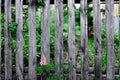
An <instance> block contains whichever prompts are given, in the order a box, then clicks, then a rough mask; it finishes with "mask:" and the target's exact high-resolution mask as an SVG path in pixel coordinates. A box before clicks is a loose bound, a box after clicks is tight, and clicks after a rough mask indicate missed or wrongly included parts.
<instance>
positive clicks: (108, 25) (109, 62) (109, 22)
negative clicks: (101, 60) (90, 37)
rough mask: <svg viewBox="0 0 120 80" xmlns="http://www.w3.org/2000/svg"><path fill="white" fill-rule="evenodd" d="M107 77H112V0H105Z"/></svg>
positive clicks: (110, 79) (108, 79)
mask: <svg viewBox="0 0 120 80" xmlns="http://www.w3.org/2000/svg"><path fill="white" fill-rule="evenodd" d="M106 41H107V46H106V48H107V77H106V80H115V78H114V0H106Z"/></svg>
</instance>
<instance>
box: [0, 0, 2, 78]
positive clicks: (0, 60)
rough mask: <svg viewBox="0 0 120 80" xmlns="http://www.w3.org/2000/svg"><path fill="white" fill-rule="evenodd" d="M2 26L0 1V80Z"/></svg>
mask: <svg viewBox="0 0 120 80" xmlns="http://www.w3.org/2000/svg"><path fill="white" fill-rule="evenodd" d="M1 27H2V26H1V0H0V80H1V75H2V73H1V64H2V63H1V59H2V57H1V36H2V35H1V29H2V28H1Z"/></svg>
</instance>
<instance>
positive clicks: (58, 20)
mask: <svg viewBox="0 0 120 80" xmlns="http://www.w3.org/2000/svg"><path fill="white" fill-rule="evenodd" d="M55 65H57V67H56V70H55V76H56V79H58V78H59V76H60V75H61V76H63V75H62V74H63V0H55ZM62 79H63V78H62V77H61V78H60V80H62Z"/></svg>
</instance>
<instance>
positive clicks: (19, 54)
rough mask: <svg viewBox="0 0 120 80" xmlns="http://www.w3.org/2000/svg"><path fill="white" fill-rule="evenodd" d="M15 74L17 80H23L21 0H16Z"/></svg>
mask: <svg viewBox="0 0 120 80" xmlns="http://www.w3.org/2000/svg"><path fill="white" fill-rule="evenodd" d="M15 4H16V24H17V29H16V76H17V79H18V80H23V35H22V30H23V25H22V22H23V17H22V16H23V13H22V6H23V0H16V3H15Z"/></svg>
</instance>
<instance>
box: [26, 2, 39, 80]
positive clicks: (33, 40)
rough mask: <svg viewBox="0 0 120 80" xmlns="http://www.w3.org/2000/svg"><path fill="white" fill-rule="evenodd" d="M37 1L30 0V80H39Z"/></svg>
mask: <svg viewBox="0 0 120 80" xmlns="http://www.w3.org/2000/svg"><path fill="white" fill-rule="evenodd" d="M35 12H36V10H35V0H29V6H28V21H29V22H28V23H29V80H37V77H36V71H35V66H36V18H35V17H36V16H35Z"/></svg>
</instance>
